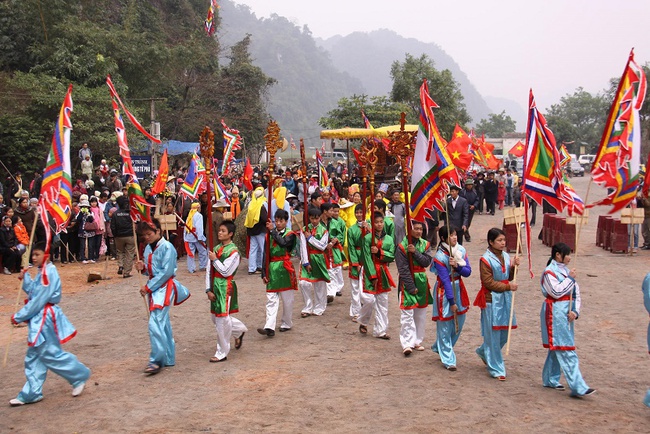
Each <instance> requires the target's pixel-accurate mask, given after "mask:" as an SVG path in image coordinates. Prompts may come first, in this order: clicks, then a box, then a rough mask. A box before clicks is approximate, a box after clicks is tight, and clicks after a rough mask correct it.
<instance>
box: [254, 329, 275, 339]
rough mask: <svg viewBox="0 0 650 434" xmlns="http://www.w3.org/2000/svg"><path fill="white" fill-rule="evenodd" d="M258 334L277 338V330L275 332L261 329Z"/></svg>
mask: <svg viewBox="0 0 650 434" xmlns="http://www.w3.org/2000/svg"><path fill="white" fill-rule="evenodd" d="M257 333H259V334H261V335H266V336H268V337H270V338H271V337H273V336H275V330H273V329H263V328H261V327H260V328H258V329H257Z"/></svg>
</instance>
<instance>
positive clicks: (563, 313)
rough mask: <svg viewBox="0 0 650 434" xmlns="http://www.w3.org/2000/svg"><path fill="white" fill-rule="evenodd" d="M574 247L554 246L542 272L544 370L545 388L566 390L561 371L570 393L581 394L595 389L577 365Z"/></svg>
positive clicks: (577, 295) (577, 303) (578, 301)
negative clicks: (572, 259)
mask: <svg viewBox="0 0 650 434" xmlns="http://www.w3.org/2000/svg"><path fill="white" fill-rule="evenodd" d="M570 262H571V248H570V247H569V246H568V245H566V244H564V243H557V244H555V245H554V246H553V247H552V248H551V257H550V259H549V260H548V263H547V264H546V269H544V273H542V277H541V286H542V295H544V297H546V300H544V303H542V310H541V312H540V320H541V323H542V344H543V345H544V348H548V354H547V356H546V362H545V363H544V369H543V371H542V383H543V385H544V387H550V388H552V389H556V390H564V386H563V385H562V384H560V372H562V373H564V378H566V381H567V383H568V385H569V389H571V396H574V397H581V396H586V395H591V394H593V393H594V392H596V391H595V390H594V389H590V388H589V386H587V384H586V383H585V380H583V378H582V374H581V373H580V367H579V366H578V355H577V354H576V351H575V350H576V347H575V342H574V333H573V325H574V324H575V320H576V319H578V317H579V316H580V304H581V299H580V287H579V286H578V283H577V282H576V280H575V279H576V276H577V273H576V269H575V268H573V269H571V270H569V267H568V265H569V263H570Z"/></svg>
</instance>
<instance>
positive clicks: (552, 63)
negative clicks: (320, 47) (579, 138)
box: [235, 0, 650, 108]
mask: <svg viewBox="0 0 650 434" xmlns="http://www.w3.org/2000/svg"><path fill="white" fill-rule="evenodd" d="M235 1H236V2H237V3H243V4H246V5H248V6H250V7H251V10H252V11H253V12H254V13H255V14H256V15H257V17H258V18H261V17H268V16H269V15H270V14H272V13H277V14H278V15H281V16H285V17H287V18H288V19H289V20H291V21H292V22H293V23H295V24H297V25H299V26H303V25H305V24H306V25H307V26H308V27H309V29H310V30H311V31H312V33H313V35H314V36H317V37H322V38H328V37H330V36H333V35H337V34H340V35H347V34H349V33H352V32H355V31H365V32H368V31H372V30H376V29H380V28H387V29H391V30H394V31H395V32H397V33H398V34H400V35H402V36H405V37H412V38H416V39H419V40H421V41H423V42H434V43H436V44H438V45H439V46H440V47H441V48H442V49H443V50H445V51H446V52H447V53H448V54H449V55H451V56H452V57H453V58H454V60H456V62H457V63H458V64H459V65H460V68H461V69H462V70H463V71H464V72H465V73H466V74H467V76H468V77H469V79H470V81H471V82H472V83H473V84H474V85H475V86H476V88H477V89H478V91H479V92H480V93H481V94H482V95H484V96H500V97H504V98H508V99H512V100H515V101H517V102H519V103H520V104H521V106H522V107H526V105H527V102H528V89H529V88H532V89H533V92H534V93H535V98H536V100H537V103H538V106H540V107H542V108H544V107H548V106H549V105H551V104H554V103H556V102H558V101H559V99H560V97H562V96H563V95H565V94H567V93H571V92H573V90H575V88H576V87H578V86H582V87H584V88H585V90H587V91H589V92H592V93H595V92H599V91H601V90H602V89H604V88H605V87H607V86H608V81H609V79H610V78H612V77H615V76H616V77H618V76H620V75H621V74H622V72H623V68H624V67H625V62H626V61H627V56H628V54H629V51H630V49H631V48H632V47H634V48H635V54H636V56H635V57H636V61H637V62H638V63H639V64H643V63H645V62H647V61H650V30H649V27H648V23H649V22H650V0H623V1H620V2H619V1H613V0H565V1H561V0H542V1H530V0H447V1H438V0H402V1H388V0H329V1H318V2H316V1H313V0H312V1H310V0H235Z"/></svg>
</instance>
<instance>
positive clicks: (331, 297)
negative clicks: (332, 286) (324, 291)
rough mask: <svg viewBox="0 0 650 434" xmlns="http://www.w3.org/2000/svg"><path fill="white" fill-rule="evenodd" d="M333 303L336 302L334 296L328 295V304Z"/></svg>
mask: <svg viewBox="0 0 650 434" xmlns="http://www.w3.org/2000/svg"><path fill="white" fill-rule="evenodd" d="M333 301H334V296H333V295H328V296H327V304H330V303H331V302H333Z"/></svg>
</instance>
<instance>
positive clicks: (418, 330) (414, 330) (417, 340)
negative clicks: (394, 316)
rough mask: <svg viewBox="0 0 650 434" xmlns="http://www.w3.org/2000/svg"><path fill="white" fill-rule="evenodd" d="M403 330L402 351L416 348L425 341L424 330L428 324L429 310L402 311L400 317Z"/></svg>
mask: <svg viewBox="0 0 650 434" xmlns="http://www.w3.org/2000/svg"><path fill="white" fill-rule="evenodd" d="M400 323H401V324H402V328H401V329H400V332H399V341H400V343H401V344H402V349H406V348H415V347H416V346H418V345H421V344H422V341H424V328H425V326H426V323H427V309H426V308H425V307H422V308H415V309H402V314H401V316H400Z"/></svg>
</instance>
